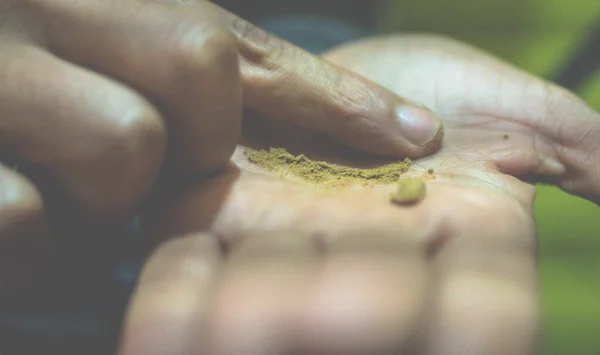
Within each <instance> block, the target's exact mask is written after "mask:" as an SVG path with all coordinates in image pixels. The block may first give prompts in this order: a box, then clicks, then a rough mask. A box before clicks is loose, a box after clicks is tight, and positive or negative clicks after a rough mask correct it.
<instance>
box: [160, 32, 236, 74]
mask: <svg viewBox="0 0 600 355" xmlns="http://www.w3.org/2000/svg"><path fill="white" fill-rule="evenodd" d="M178 37H179V38H178V40H177V41H174V43H175V45H174V47H173V48H172V49H171V53H170V61H171V63H172V67H173V68H174V72H173V73H172V77H173V79H174V80H175V81H176V83H174V84H179V83H180V82H181V81H190V79H191V80H197V78H198V77H199V76H201V77H203V76H205V75H206V74H207V73H210V72H212V71H215V70H216V69H217V68H222V67H226V68H236V67H237V64H238V53H237V46H236V43H235V40H234V38H233V36H232V35H231V34H230V33H229V32H228V31H224V30H222V29H220V28H207V26H204V25H192V26H190V27H189V28H187V29H186V30H185V31H184V32H183V34H181V35H179V36H178ZM192 84H193V85H196V84H197V83H192Z"/></svg>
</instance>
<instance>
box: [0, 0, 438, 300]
mask: <svg viewBox="0 0 600 355" xmlns="http://www.w3.org/2000/svg"><path fill="white" fill-rule="evenodd" d="M244 108H247V109H252V110H253V111H255V112H260V113H262V114H264V115H266V116H268V117H269V118H270V119H271V120H274V121H278V120H281V121H284V122H287V123H291V124H294V125H298V126H302V127H305V128H310V129H311V130H313V131H316V132H321V133H323V134H325V135H327V136H329V137H331V138H333V139H336V140H337V141H340V142H344V143H346V144H348V145H350V146H356V147H359V148H362V149H364V150H370V151H371V152H373V153H377V154H381V155H386V156H399V155H400V156H402V155H404V154H409V155H411V156H415V157H417V156H418V157H420V156H423V155H427V154H429V153H431V152H433V151H435V150H436V149H437V148H439V143H440V139H439V138H440V137H441V134H438V132H441V123H440V121H439V120H438V119H437V118H436V117H435V116H434V115H433V114H431V111H427V110H422V109H418V108H415V107H414V105H412V104H411V103H409V102H407V101H405V100H403V99H402V98H400V97H398V96H397V95H395V94H394V93H392V92H391V91H389V90H386V89H385V88H383V87H381V86H379V85H377V84H375V83H373V82H372V81H369V80H366V79H365V78H363V77H360V76H357V75H354V74H353V73H350V72H348V71H346V70H344V69H343V68H341V67H339V66H336V65H333V64H331V63H328V62H326V61H324V60H322V59H321V58H318V57H315V56H313V55H310V54H308V53H306V52H304V51H302V50H301V49H299V48H296V47H294V46H292V45H290V44H289V43H286V42H284V41H282V40H279V39H277V38H275V37H273V36H271V35H269V34H268V33H265V32H264V31H261V30H260V29H257V28H255V27H254V26H252V25H251V24H249V23H248V22H246V21H244V20H243V19H240V18H238V17H236V16H235V15H233V14H231V13H228V12H227V11H224V10H223V9H220V8H219V7H217V6H215V5H214V4H212V3H211V2H208V1H202V0H195V1H179V0H160V1H152V0H115V1H95V0H31V1H25V0H0V294H4V293H5V292H15V291H17V290H20V289H21V288H22V287H24V286H27V285H28V284H29V283H31V282H32V280H33V279H36V278H39V277H41V276H42V275H43V274H45V273H46V272H47V271H48V270H49V269H50V268H49V267H48V266H49V265H50V264H52V263H51V260H49V259H52V253H51V252H50V250H51V249H52V246H53V245H54V241H55V240H56V239H58V238H62V239H68V242H66V243H63V245H68V246H69V247H70V248H72V249H74V250H75V253H70V254H69V256H70V257H75V258H77V263H78V265H77V267H76V268H75V269H76V270H79V269H80V268H82V267H83V265H81V264H83V263H90V262H91V260H96V259H106V258H107V255H106V254H107V253H108V252H106V253H104V252H101V251H102V250H103V249H104V250H108V251H114V250H113V248H111V247H110V246H108V247H107V245H106V244H107V243H106V242H107V241H108V240H113V241H114V240H119V239H118V238H116V237H117V236H119V234H118V233H120V231H121V230H123V225H124V224H125V223H126V222H128V221H129V220H130V219H131V218H132V217H133V216H134V215H135V213H137V211H138V209H139V206H140V205H141V204H142V203H143V201H144V200H145V199H146V198H147V197H148V196H149V195H151V194H152V193H153V191H154V190H155V189H156V188H157V186H162V185H163V184H166V185H168V184H177V183H178V182H180V181H190V180H197V179H200V178H202V177H204V176H207V175H211V174H214V173H215V172H218V171H220V170H222V169H223V168H224V166H225V165H226V164H227V162H228V161H229V159H230V157H231V154H232V153H233V151H234V149H235V147H236V145H237V144H238V139H239V136H240V131H241V126H242V111H243V109H244ZM399 112H400V113H402V115H398V113H399ZM407 112H413V113H416V116H417V117H415V116H414V115H413V116H412V117H411V116H410V115H409V116H407V115H406V113H407ZM402 117H403V118H408V120H404V121H402V120H401V119H400V118H402ZM419 118H420V119H419ZM423 124H424V125H423ZM332 127H335V130H333V129H332ZM340 127H341V128H340ZM363 127H368V128H369V129H362V128H363ZM373 141H375V142H377V144H372V143H369V142H373ZM15 166H18V168H19V169H14V167H15ZM159 177H160V178H159ZM109 236H111V237H109ZM100 247H102V249H101V248H100ZM118 247H119V246H118V245H117V246H115V247H114V248H118ZM71 254H72V255H71ZM92 256H93V257H94V258H93V259H92V258H91V257H92ZM103 262H105V261H103Z"/></svg>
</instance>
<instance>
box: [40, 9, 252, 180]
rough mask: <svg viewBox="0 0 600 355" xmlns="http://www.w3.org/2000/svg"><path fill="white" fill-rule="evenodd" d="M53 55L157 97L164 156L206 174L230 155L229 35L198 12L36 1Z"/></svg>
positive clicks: (236, 85) (235, 73)
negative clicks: (162, 124)
mask: <svg viewBox="0 0 600 355" xmlns="http://www.w3.org/2000/svg"><path fill="white" fill-rule="evenodd" d="M37 4H38V6H39V9H38V10H40V11H43V12H44V13H45V14H46V15H45V16H46V18H48V16H49V15H47V14H48V13H49V14H51V18H52V22H51V23H49V24H48V26H47V29H46V34H47V37H48V42H49V46H50V48H51V49H52V50H53V51H55V52H56V53H58V54H59V55H61V56H63V57H65V58H68V59H69V60H74V61H76V62H77V63H79V64H81V65H84V66H87V67H90V68H92V69H94V70H98V71H100V72H102V73H105V74H107V75H109V76H111V77H114V78H116V79H117V80H119V81H122V82H124V83H127V84H128V85H130V86H132V87H133V88H135V89H136V90H138V91H140V92H141V93H143V94H144V95H145V96H147V97H148V98H150V99H151V100H152V101H153V102H155V103H156V104H157V105H158V107H159V108H160V109H161V112H162V114H163V116H164V117H165V119H166V122H167V128H168V131H169V146H168V147H169V155H170V157H169V158H170V159H169V161H170V162H171V163H172V164H173V165H174V167H175V168H177V169H178V170H179V171H181V172H184V173H187V174H192V175H195V174H208V173H212V172H214V171H215V170H217V169H220V168H222V167H223V166H224V165H225V163H226V162H227V161H228V160H229V157H230V156H231V154H232V152H233V150H234V149H235V146H236V144H237V140H238V138H239V135H240V130H241V111H242V86H241V81H240V76H239V65H238V54H237V48H236V43H235V39H234V38H233V36H232V35H231V34H230V33H229V31H227V29H225V28H224V27H223V26H222V25H220V24H218V23H215V21H211V17H210V16H209V15H208V14H204V13H203V12H202V11H198V12H193V11H190V10H189V8H187V7H180V6H173V5H172V4H164V3H158V2H153V1H148V0H119V1H113V2H103V1H85V2H81V1H77V0H67V1H64V0H45V1H38V2H37Z"/></svg>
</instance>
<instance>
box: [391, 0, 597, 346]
mask: <svg viewBox="0 0 600 355" xmlns="http://www.w3.org/2000/svg"><path fill="white" fill-rule="evenodd" d="M381 18H382V19H383V20H382V22H381V27H382V28H381V29H382V30H384V31H386V32H390V31H401V32H434V33H442V34H447V35H449V36H451V37H454V38H457V39H460V40H462V41H465V42H469V43H472V44H474V45H476V46H478V47H480V48H483V49H485V50H487V51H489V52H492V53H494V54H496V55H497V56H500V57H502V58H504V59H505V60H508V61H509V62H511V63H513V64H515V65H517V66H519V67H521V68H524V69H526V70H528V71H529V72H532V73H534V74H537V75H539V76H542V77H546V78H551V77H552V76H553V75H554V74H555V73H556V72H557V71H559V70H560V69H561V68H562V67H563V66H564V65H565V63H566V62H567V61H568V60H569V59H570V58H571V56H572V55H573V52H574V51H576V50H577V49H578V48H579V47H580V46H581V45H582V44H583V43H585V40H586V36H587V35H588V34H589V33H590V31H591V30H592V29H593V27H594V25H597V24H598V22H599V21H600V0H570V1H567V0H520V1H515V0H484V1H481V0H452V1H439V0H397V1H388V3H387V5H386V6H385V7H384V9H383V11H382V12H381ZM598 50H600V48H598ZM578 94H580V95H581V96H582V97H583V98H584V99H585V100H586V101H587V102H588V103H589V104H590V105H591V106H592V107H594V108H595V109H596V110H598V111H600V70H597V71H596V72H595V73H594V74H593V75H591V76H590V77H589V78H588V79H586V80H585V83H584V85H583V88H582V89H581V90H580V91H579V92H578ZM538 193H539V197H538V200H537V203H536V217H537V220H538V223H539V237H540V275H541V286H542V296H543V313H544V339H543V345H542V348H541V353H542V354H544V355H546V354H548V355H554V354H556V355H559V354H560V355H565V354H590V355H599V354H600V208H599V207H597V206H596V205H593V204H591V203H589V202H587V201H584V200H582V199H579V198H576V197H572V196H569V195H567V194H565V193H563V192H561V191H559V190H558V189H555V188H552V187H547V186H539V187H538Z"/></svg>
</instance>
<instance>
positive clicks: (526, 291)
mask: <svg viewBox="0 0 600 355" xmlns="http://www.w3.org/2000/svg"><path fill="white" fill-rule="evenodd" d="M326 58H328V59H329V60H331V61H333V62H336V63H338V64H340V65H342V66H345V67H347V68H350V69H352V70H354V71H356V72H358V73H361V74H362V75H365V76H367V77H370V78H372V79H373V80H375V81H378V82H380V83H381V84H383V85H385V86H386V87H388V88H389V89H390V90H392V91H394V92H397V93H399V94H402V95H405V96H406V97H409V98H412V99H415V100H419V101H422V102H424V103H425V104H427V105H430V107H433V108H434V110H435V112H436V113H437V114H438V115H439V116H440V117H441V118H442V119H443V121H444V125H445V137H444V144H443V146H442V149H441V150H440V151H439V152H437V153H436V154H434V155H432V156H431V157H428V158H423V159H418V160H416V164H415V166H416V168H414V169H413V170H412V171H411V172H410V173H409V174H414V176H415V177H418V176H423V174H426V173H428V170H429V169H433V170H434V175H435V179H429V180H428V181H427V194H426V196H425V198H424V200H423V201H421V202H420V203H418V204H416V205H411V206H395V205H392V204H390V203H389V200H388V199H389V196H388V194H389V193H390V192H392V191H393V190H394V188H395V186H393V185H392V186H386V187H379V188H377V189H371V190H362V191H361V190H359V191H340V193H339V195H337V196H331V195H321V194H318V193H317V192H315V191H314V190H313V189H312V188H310V187H308V186H303V185H300V184H298V183H296V182H293V181H291V180H290V181H288V180H286V179H279V178H274V177H270V176H268V173H266V172H263V171H261V170H260V169H259V168H257V167H256V166H253V165H252V164H251V163H249V162H248V161H247V160H246V159H245V158H244V155H243V153H242V149H243V148H242V147H239V148H238V150H237V151H236V154H234V156H233V159H232V162H233V163H232V164H231V166H230V168H229V170H228V172H227V173H226V174H225V175H223V176H220V177H215V178H214V179H212V180H210V181H206V182H205V183H201V184H196V185H189V186H180V187H178V188H173V189H172V190H170V191H168V193H165V194H164V196H157V198H156V200H154V201H153V203H152V204H151V207H150V208H149V209H148V210H147V211H145V218H143V219H142V223H143V225H144V227H145V231H146V233H147V235H148V236H151V238H150V239H149V251H151V254H150V255H151V256H150V258H149V261H148V264H147V265H146V269H145V271H144V273H143V276H142V279H141V281H140V284H139V287H138V290H137V292H136V295H135V297H134V299H133V301H132V304H131V308H130V311H129V313H128V317H127V321H126V327H125V331H124V334H123V339H122V340H123V341H122V354H125V355H129V354H138V353H144V354H153V353H156V354H160V353H164V352H166V351H170V352H172V351H175V353H176V352H177V351H179V352H180V353H182V354H183V353H207V354H254V353H257V354H258V353H260V354H291V353H293V354H297V353H300V354H303V353H306V354H374V353H393V354H403V353H414V352H416V353H425V354H533V353H534V352H535V346H536V343H537V336H538V325H539V314H538V301H539V297H538V290H537V275H536V249H537V241H536V231H535V221H534V218H533V202H534V198H535V188H534V186H533V185H532V184H531V182H532V181H538V180H549V181H556V182H558V183H559V184H561V186H564V187H565V188H567V187H568V191H571V192H577V193H580V194H582V195H587V196H596V201H597V196H598V195H597V194H596V193H595V192H594V191H597V190H596V189H597V186H596V185H594V183H593V181H595V180H594V178H595V176H596V175H595V174H597V170H596V169H595V168H594V166H597V165H593V164H594V163H595V162H597V159H596V157H597V150H595V144H597V142H598V140H597V139H596V138H594V136H593V135H595V134H596V133H597V132H598V131H597V127H598V123H599V122H600V118H599V116H598V114H597V113H595V112H593V111H592V110H590V109H589V108H588V107H587V106H585V105H584V104H583V102H582V101H581V100H579V99H578V98H576V97H575V96H573V95H571V94H570V93H568V92H566V91H564V90H563V89H560V88H558V87H556V86H553V85H551V84H549V83H547V82H544V81H542V80H540V79H537V78H534V77H531V76H530V75H527V74H526V73H523V72H521V71H519V70H517V69H515V68H511V67H510V66H508V65H507V64H505V63H502V62H501V61H499V60H497V59H494V58H492V57H490V56H489V55H487V54H485V53H482V52H479V51H477V50H475V49H473V48H471V47H468V46H465V45H463V44H460V43H457V42H455V41H452V40H448V39H443V38H437V37H431V36H400V37H389V38H381V39H372V40H368V41H365V42H360V43H356V44H350V45H348V46H346V47H342V48H339V49H337V50H334V51H333V52H331V53H329V54H328V55H326ZM244 121H245V124H244V131H243V137H244V139H243V144H244V145H246V146H252V147H265V146H270V145H273V146H283V147H286V148H287V149H289V150H290V151H292V152H294V151H296V152H302V153H305V154H307V155H309V156H311V157H313V158H316V159H325V160H329V161H332V162H344V163H347V164H351V165H356V166H362V165H364V164H365V163H366V162H368V161H370V162H373V159H372V158H371V159H369V158H368V157H360V155H357V154H356V153H355V152H352V151H349V150H348V149H345V148H342V147H340V146H339V145H337V144H335V143H332V142H331V140H329V139H327V138H324V137H323V136H319V135H316V134H314V133H311V132H307V131H302V130H300V129H298V128H296V127H292V126H289V125H286V124H278V123H276V122H272V121H269V120H266V119H264V118H262V117H257V116H250V115H249V116H247V117H245V119H244ZM246 123H247V124H246ZM507 134H508V136H509V137H508V139H505V135H507ZM594 139H596V140H595V141H594ZM577 150H579V152H578V153H576V151H577ZM572 156H578V157H579V158H577V159H571V158H572ZM570 157H571V158H570ZM583 157H586V159H588V160H587V163H588V164H589V166H590V168H588V169H587V170H584V169H583V167H582V166H581V165H578V164H581V162H582V161H583V160H584V158H583ZM517 177H521V178H522V179H523V180H521V179H519V178H517ZM569 181H570V182H569ZM584 186H585V188H584ZM198 231H202V232H203V233H198ZM165 236H171V237H169V238H165ZM173 236H180V237H173ZM157 246H158V247H157Z"/></svg>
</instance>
